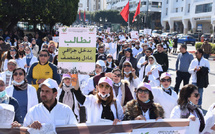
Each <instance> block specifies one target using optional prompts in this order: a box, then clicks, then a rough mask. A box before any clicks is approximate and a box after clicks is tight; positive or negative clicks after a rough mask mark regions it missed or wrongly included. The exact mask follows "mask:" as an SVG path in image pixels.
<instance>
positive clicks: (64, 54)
mask: <svg viewBox="0 0 215 134" xmlns="http://www.w3.org/2000/svg"><path fill="white" fill-rule="evenodd" d="M59 44H60V45H59V52H58V70H61V73H68V72H70V73H72V74H73V73H75V72H76V73H79V74H90V73H92V72H93V71H94V70H95V55H96V29H95V28H67V27H62V28H60V29H59Z"/></svg>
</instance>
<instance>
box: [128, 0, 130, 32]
mask: <svg viewBox="0 0 215 134" xmlns="http://www.w3.org/2000/svg"><path fill="white" fill-rule="evenodd" d="M128 2H129V0H128ZM129 4H130V3H129ZM129 13H130V12H128V33H129V30H130V25H129V16H130V15H129Z"/></svg>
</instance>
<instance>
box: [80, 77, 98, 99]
mask: <svg viewBox="0 0 215 134" xmlns="http://www.w3.org/2000/svg"><path fill="white" fill-rule="evenodd" d="M93 78H94V77H90V78H89V79H88V81H87V85H86V86H85V87H84V88H82V89H81V91H82V93H83V94H84V95H88V94H89V93H90V92H91V91H93V90H94V89H95V87H94V82H93Z"/></svg>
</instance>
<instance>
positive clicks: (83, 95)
mask: <svg viewBox="0 0 215 134" xmlns="http://www.w3.org/2000/svg"><path fill="white" fill-rule="evenodd" d="M96 38H97V41H96V44H95V46H96V52H97V54H96V63H95V72H94V74H92V75H91V77H90V78H89V79H88V80H87V81H86V86H85V87H80V86H79V82H78V79H74V78H73V77H72V76H71V74H70V73H69V72H65V71H63V72H59V70H58V68H57V64H58V62H57V61H58V43H56V42H54V41H52V38H51V36H50V34H49V35H47V36H44V37H40V35H39V34H38V33H36V34H35V37H33V36H31V37H30V36H24V35H23V36H21V37H20V35H18V33H17V32H14V34H9V33H8V32H5V33H4V34H3V36H2V37H0V54H1V59H0V65H1V73H0V103H6V104H11V105H13V106H14V108H15V118H14V122H13V124H12V127H19V126H21V124H22V125H23V126H26V127H31V128H35V129H40V128H41V127H42V123H52V124H54V125H56V126H58V125H68V124H76V123H78V122H79V123H82V122H87V123H98V122H106V121H112V122H113V124H114V125H115V124H117V122H120V121H124V120H148V119H156V120H158V119H168V118H173V119H180V118H189V119H191V120H193V121H194V120H196V119H197V118H198V119H199V126H197V127H198V128H199V132H203V131H207V132H212V131H213V130H215V126H214V124H213V123H208V124H207V120H205V119H204V115H203V113H202V110H201V105H202V101H204V100H202V95H203V88H207V86H208V84H209V83H208V73H209V72H210V64H209V61H208V60H207V59H208V57H209V56H210V53H211V48H210V46H209V45H208V41H207V39H206V40H205V42H204V44H203V45H202V47H201V48H200V49H197V50H196V53H195V56H196V57H195V58H194V57H193V55H192V54H190V53H189V52H188V51H187V46H186V45H180V48H179V52H178V48H177V47H178V43H177V36H175V37H171V38H168V37H165V38H164V39H162V38H160V37H151V36H149V35H139V37H137V38H132V37H131V36H130V34H127V33H104V32H98V33H97V37H96ZM172 49H173V52H172ZM175 53H178V56H177V60H176V63H175V65H176V82H175V83H176V84H175V86H174V87H171V86H170V85H171V82H172V81H173V80H174V79H173V78H172V76H171V75H170V74H169V73H168V70H169V60H168V55H170V54H175ZM190 77H191V81H190ZM182 80H183V84H184V85H183V87H182V88H181V90H180V84H181V81H182ZM72 83H75V85H73V84H72ZM189 83H192V84H189ZM213 108H214V107H213ZM213 108H210V112H213ZM211 118H214V117H211ZM208 125H211V126H208ZM204 128H210V129H208V130H205V129H204Z"/></svg>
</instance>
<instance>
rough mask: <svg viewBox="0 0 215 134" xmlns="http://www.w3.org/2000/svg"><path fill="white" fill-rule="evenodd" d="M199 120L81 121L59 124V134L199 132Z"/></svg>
mask: <svg viewBox="0 0 215 134" xmlns="http://www.w3.org/2000/svg"><path fill="white" fill-rule="evenodd" d="M198 123H199V120H196V121H189V119H161V120H157V121H155V120H147V121H144V120H132V121H122V122H119V123H117V125H112V121H110V122H99V123H81V124H77V125H65V126H57V127H56V132H57V133H58V134H65V133H71V132H72V133H75V134H91V133H93V134H101V133H102V134H105V133H112V134H114V133H117V134H119V133H130V134H198V133H199V125H197V124H198ZM28 129H29V128H26V127H22V128H20V130H18V129H0V133H1V132H5V133H7V132H10V133H15V132H16V133H18V132H19V131H20V132H22V133H23V134H24V133H28V132H27V130H28Z"/></svg>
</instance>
